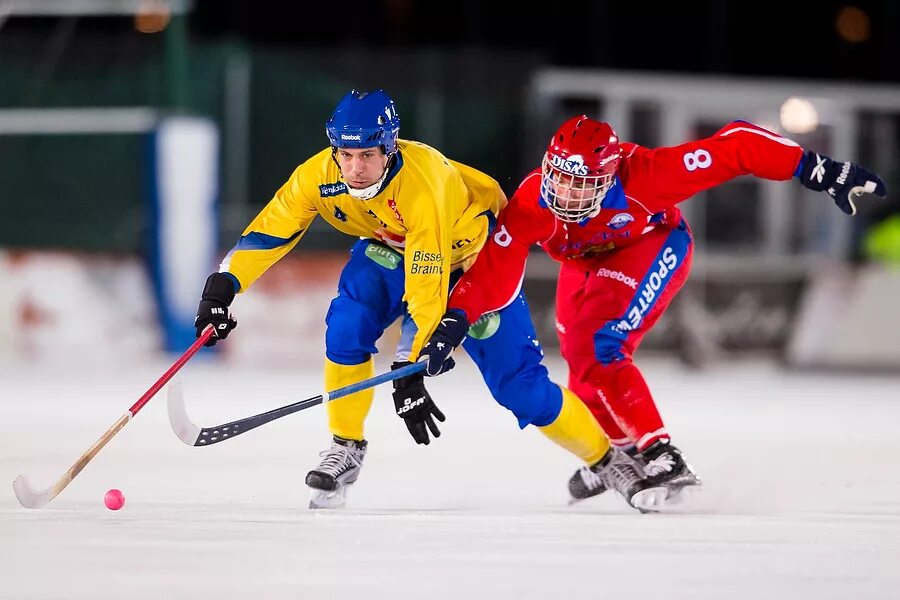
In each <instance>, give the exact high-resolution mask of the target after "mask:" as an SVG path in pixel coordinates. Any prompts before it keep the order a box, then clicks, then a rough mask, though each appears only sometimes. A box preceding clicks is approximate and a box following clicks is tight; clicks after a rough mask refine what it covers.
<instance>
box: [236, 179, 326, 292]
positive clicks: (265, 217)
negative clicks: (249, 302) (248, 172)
mask: <svg viewBox="0 0 900 600" xmlns="http://www.w3.org/2000/svg"><path fill="white" fill-rule="evenodd" d="M306 164H307V163H304V164H303V165H300V166H299V167H297V169H296V170H295V171H294V173H293V174H292V175H291V178H290V179H288V180H287V182H285V184H284V185H282V186H281V189H279V190H278V192H276V194H275V196H274V197H273V198H272V200H270V201H269V203H268V204H267V205H266V206H265V207H264V208H263V209H262V210H261V211H260V213H259V214H258V215H256V218H255V219H253V221H251V222H250V225H248V226H247V229H245V230H244V233H243V235H241V239H240V240H238V243H237V245H236V246H235V247H234V248H232V249H231V251H230V252H229V253H228V255H227V256H226V257H225V259H224V260H223V261H222V264H221V265H220V267H219V271H221V272H228V273H231V274H232V275H234V276H235V277H236V278H237V280H238V282H239V283H240V290H238V291H241V292H243V291H244V290H246V289H247V288H249V287H250V286H251V285H252V284H253V282H254V281H256V280H257V279H259V277H260V276H261V275H262V274H263V273H265V272H266V270H267V269H268V268H269V267H271V266H272V265H274V264H275V263H276V262H278V260H280V259H281V257H283V256H284V255H285V254H287V253H288V252H290V251H291V249H292V248H293V247H294V246H296V245H297V242H299V241H300V238H301V237H303V234H304V233H306V230H307V229H309V226H310V224H311V223H312V222H313V219H315V218H316V215H317V214H318V211H317V210H316V207H315V204H314V203H313V200H312V196H310V194H311V190H310V185H309V183H307V182H308V181H309V180H310V177H309V176H308V175H307V174H306V173H305V171H306V170H307V169H306V168H305V167H306ZM313 189H314V188H313Z"/></svg>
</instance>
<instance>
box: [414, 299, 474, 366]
mask: <svg viewBox="0 0 900 600" xmlns="http://www.w3.org/2000/svg"><path fill="white" fill-rule="evenodd" d="M468 331H469V322H468V321H467V320H466V315H465V314H464V313H463V312H462V311H461V310H458V309H455V308H451V309H450V310H448V311H447V312H446V313H444V316H443V317H441V324H440V325H438V327H437V329H435V330H434V333H432V334H431V337H430V338H428V341H427V342H426V343H425V346H423V347H422V351H421V352H420V353H419V360H424V359H427V360H428V366H426V367H425V374H426V375H428V376H429V377H434V376H435V375H440V374H441V373H446V372H447V371H449V370H450V369H452V368H453V367H455V366H456V361H455V360H453V358H451V357H450V353H451V352H453V350H454V349H455V348H456V347H457V346H459V345H460V344H462V342H463V340H464V339H466V333H467V332H468Z"/></svg>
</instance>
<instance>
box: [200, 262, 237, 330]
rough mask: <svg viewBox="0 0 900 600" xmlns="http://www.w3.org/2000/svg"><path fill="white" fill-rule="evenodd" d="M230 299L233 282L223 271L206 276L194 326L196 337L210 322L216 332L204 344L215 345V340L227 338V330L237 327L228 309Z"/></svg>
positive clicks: (232, 295)
mask: <svg viewBox="0 0 900 600" xmlns="http://www.w3.org/2000/svg"><path fill="white" fill-rule="evenodd" d="M232 300H234V284H233V283H232V280H231V278H230V277H228V276H227V275H225V274H223V273H213V274H212V275H210V276H209V277H207V278H206V285H205V286H203V296H201V300H200V306H198V307H197V317H196V318H195V319H194V327H196V328H197V337H200V336H201V335H202V334H203V330H204V329H206V326H207V325H209V324H210V323H212V324H213V327H215V330H216V332H215V335H213V336H212V337H210V338H209V341H207V342H206V343H205V344H204V346H215V345H216V342H217V341H219V340H224V339H225V338H227V337H228V332H229V331H231V330H232V329H234V328H235V327H237V320H235V318H234V317H233V316H231V313H230V312H229V311H228V307H229V306H231V302H232Z"/></svg>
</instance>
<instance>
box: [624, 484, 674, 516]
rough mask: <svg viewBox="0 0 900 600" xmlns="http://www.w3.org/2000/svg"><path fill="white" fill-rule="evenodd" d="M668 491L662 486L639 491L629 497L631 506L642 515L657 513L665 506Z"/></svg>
mask: <svg viewBox="0 0 900 600" xmlns="http://www.w3.org/2000/svg"><path fill="white" fill-rule="evenodd" d="M668 495H669V490H668V489H667V488H665V487H663V486H660V487H652V488H647V489H645V490H641V491H639V492H638V493H636V494H635V495H634V496H632V497H631V500H630V503H631V506H633V507H634V508H636V509H638V510H639V511H641V512H642V513H648V512H659V511H660V510H662V509H663V508H664V507H665V505H666V498H667V497H668Z"/></svg>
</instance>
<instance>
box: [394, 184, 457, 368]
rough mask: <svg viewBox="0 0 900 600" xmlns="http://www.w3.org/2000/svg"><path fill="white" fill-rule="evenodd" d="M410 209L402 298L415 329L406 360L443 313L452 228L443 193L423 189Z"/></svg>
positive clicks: (416, 352)
mask: <svg viewBox="0 0 900 600" xmlns="http://www.w3.org/2000/svg"><path fill="white" fill-rule="evenodd" d="M414 206H415V210H414V212H413V213H412V216H413V218H412V219H410V221H409V222H408V224H407V234H406V249H405V251H404V255H405V265H406V292H405V294H404V296H403V299H404V300H405V301H406V303H407V308H408V310H409V314H410V316H411V317H412V319H413V321H414V322H415V324H416V327H417V329H418V331H417V332H416V335H415V337H414V338H413V343H412V348H411V350H410V355H409V360H410V361H416V360H417V359H418V357H419V352H420V351H421V350H422V346H424V345H425V342H427V341H428V338H429V337H431V334H432V333H434V330H435V329H436V328H437V325H438V323H439V322H440V320H441V317H442V316H444V312H445V311H446V310H447V294H448V291H449V287H450V249H451V248H450V233H451V229H452V226H451V223H450V222H449V216H448V213H447V202H446V199H445V197H444V194H443V193H439V192H437V191H436V190H434V189H431V190H427V192H426V193H424V194H422V196H421V197H420V198H419V201H418V202H416V203H415V204H414Z"/></svg>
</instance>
